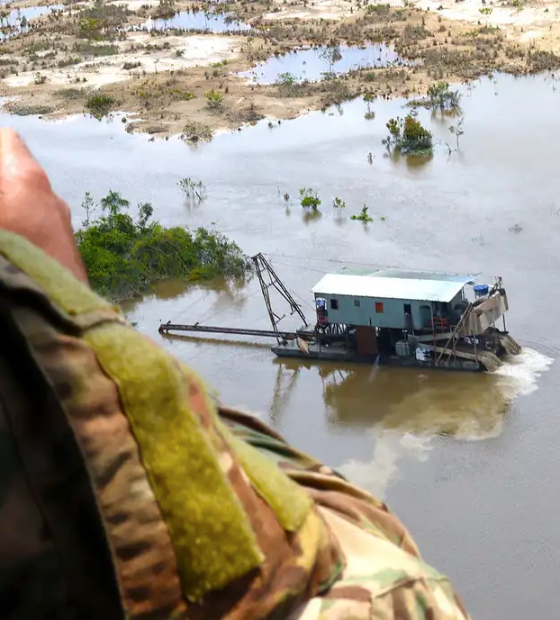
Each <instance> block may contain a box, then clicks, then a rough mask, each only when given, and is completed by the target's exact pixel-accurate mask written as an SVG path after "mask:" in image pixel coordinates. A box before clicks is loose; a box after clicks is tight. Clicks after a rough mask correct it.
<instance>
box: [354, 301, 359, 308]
mask: <svg viewBox="0 0 560 620" xmlns="http://www.w3.org/2000/svg"><path fill="white" fill-rule="evenodd" d="M354 306H355V307H356V308H359V307H360V300H359V299H354Z"/></svg>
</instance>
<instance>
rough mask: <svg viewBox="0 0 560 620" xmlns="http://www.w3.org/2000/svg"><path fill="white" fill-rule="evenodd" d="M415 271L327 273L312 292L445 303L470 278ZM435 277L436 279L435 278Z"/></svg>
mask: <svg viewBox="0 0 560 620" xmlns="http://www.w3.org/2000/svg"><path fill="white" fill-rule="evenodd" d="M403 275H404V274H403ZM418 275H419V277H418V278H411V277H410V274H407V276H408V277H397V276H396V275H395V276H393V275H390V276H376V275H371V276H369V275H367V276H366V275H361V276H360V275H346V274H335V273H330V274H327V275H326V276H324V277H323V278H322V279H321V280H320V281H319V282H318V283H317V284H316V285H315V286H314V287H313V289H312V292H313V293H314V294H315V295H331V296H332V295H348V296H349V297H375V298H377V299H403V300H407V299H409V300H413V301H441V302H444V303H447V302H449V301H451V300H452V299H453V298H454V297H455V295H457V293H458V292H459V291H460V290H461V289H462V288H463V287H464V286H465V284H467V283H469V282H471V280H472V276H448V275H445V274H441V275H439V276H438V275H437V274H430V276H429V278H422V277H421V274H418ZM437 277H439V278H440V279H436V278H437Z"/></svg>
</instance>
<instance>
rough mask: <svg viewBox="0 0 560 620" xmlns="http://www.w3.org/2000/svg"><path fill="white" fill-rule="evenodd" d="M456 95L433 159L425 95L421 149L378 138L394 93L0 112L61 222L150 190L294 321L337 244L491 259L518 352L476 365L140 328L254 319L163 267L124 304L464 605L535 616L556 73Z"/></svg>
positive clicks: (555, 496) (549, 417)
mask: <svg viewBox="0 0 560 620" xmlns="http://www.w3.org/2000/svg"><path fill="white" fill-rule="evenodd" d="M463 92H464V98H463V102H462V103H463V110H464V119H465V120H464V135H463V136H462V137H461V141H460V151H459V152H453V153H452V154H451V155H449V154H448V149H447V147H446V146H445V145H444V144H443V143H444V142H448V143H449V144H450V145H451V146H454V137H453V135H452V134H451V133H450V132H449V130H448V127H449V125H450V124H457V119H443V120H442V119H441V118H437V117H436V118H431V117H430V113H429V112H427V111H421V113H420V117H421V119H422V120H423V121H425V122H426V123H427V124H428V125H429V127H430V128H431V129H432V131H433V132H434V134H435V136H436V138H437V139H438V140H439V141H440V143H438V147H437V148H436V151H435V153H434V157H433V159H432V160H431V161H429V162H427V163H424V164H422V165H419V163H418V162H411V161H408V162H407V161H405V160H400V161H393V160H391V159H389V158H386V157H385V156H384V147H383V146H382V145H381V140H382V138H384V137H385V135H386V133H387V132H386V129H385V123H386V121H387V120H388V118H389V117H391V116H394V115H395V114H403V112H404V108H403V102H402V101H391V102H387V101H379V102H374V103H373V104H371V106H370V109H371V110H372V111H374V112H375V115H376V116H375V118H374V119H373V120H367V119H366V118H364V114H365V113H366V112H367V105H366V103H364V102H363V101H361V100H357V101H354V102H351V103H348V104H347V105H344V106H343V107H342V108H341V109H340V110H336V109H333V110H330V111H328V112H327V113H320V112H319V113H313V114H310V115H308V116H306V117H302V118H299V119H296V120H293V121H290V122H283V123H282V124H280V125H277V124H274V125H273V127H272V128H271V127H269V126H268V124H267V123H266V122H263V123H261V124H259V125H257V126H255V127H249V128H247V129H245V130H244V131H242V132H233V133H231V134H225V135H221V136H219V137H217V138H215V139H214V141H213V142H212V143H210V144H207V145H202V146H199V147H197V148H193V147H190V146H187V145H185V144H183V143H181V142H180V141H178V140H173V139H172V140H169V141H156V142H154V143H150V142H148V139H147V137H146V136H134V135H132V136H131V135H128V134H126V133H125V132H124V131H123V126H122V125H121V123H120V122H119V121H118V120H116V121H114V122H113V123H97V122H95V121H90V120H85V119H83V118H77V119H73V120H69V121H64V122H56V123H53V122H44V121H40V120H38V119H34V118H32V119H30V118H26V119H21V118H16V117H4V118H3V120H4V122H6V123H9V124H11V125H13V126H15V127H16V128H17V129H19V130H20V131H21V133H22V134H23V136H24V137H25V138H26V139H27V140H28V141H29V143H30V145H31V147H32V148H33V150H34V151H35V152H36V154H37V156H38V158H39V159H40V161H41V162H42V163H43V164H44V165H45V166H46V168H47V170H48V171H49V173H50V174H51V176H52V180H53V184H54V186H55V188H56V190H58V191H59V192H60V193H61V194H62V195H63V196H64V197H65V198H66V199H67V200H69V202H70V203H71V206H72V209H73V213H74V216H75V222H74V223H75V225H78V224H79V222H80V218H81V216H82V214H81V213H80V202H81V200H82V198H83V194H84V192H85V191H87V190H90V191H91V192H92V193H93V194H94V196H96V197H97V198H100V197H102V196H103V195H105V193H106V192H107V191H108V190H110V189H114V190H118V191H120V192H121V193H122V194H123V195H124V196H125V197H127V198H128V199H129V200H131V202H133V203H135V202H136V201H152V202H153V204H154V207H155V209H156V216H157V217H158V218H159V219H160V221H161V222H162V223H164V224H166V225H172V224H187V225H189V226H191V227H195V226H199V225H204V226H215V227H216V228H217V229H218V230H220V231H222V232H223V233H225V234H226V235H228V236H229V237H231V238H233V239H234V240H236V241H237V242H238V243H239V245H240V246H241V247H242V248H243V249H244V250H245V251H246V252H247V253H249V254H253V253H256V252H263V253H264V254H265V256H267V257H268V258H269V260H270V261H271V264H272V265H273V267H274V268H275V269H276V271H277V273H278V274H279V276H280V277H281V278H282V279H283V280H284V282H285V283H286V284H287V286H288V287H290V289H291V290H292V291H293V292H294V294H295V295H297V299H298V300H303V301H302V308H303V309H304V310H305V311H306V312H307V314H308V316H309V317H310V318H311V317H312V312H311V309H310V303H311V301H312V296H311V293H310V289H311V287H312V286H313V284H314V283H315V282H316V281H317V280H318V279H319V278H320V277H321V276H322V274H323V273H324V272H325V271H328V270H332V269H336V270H338V269H340V267H341V266H342V264H344V263H346V262H349V263H352V264H354V263H356V264H357V263H361V264H364V265H375V266H395V267H402V268H422V269H436V270H450V271H454V272H469V273H473V272H474V273H476V272H481V273H483V274H484V275H485V277H486V278H488V281H490V278H491V277H492V276H493V275H501V276H502V277H503V278H504V283H505V286H506V288H507V290H508V293H509V300H510V306H511V309H510V313H509V315H508V328H509V329H510V331H511V333H512V335H513V336H514V337H515V338H516V339H518V341H519V342H520V343H521V344H522V345H523V346H524V347H525V350H524V353H523V354H522V355H521V356H520V358H519V359H518V360H517V361H516V363H512V364H508V365H506V366H504V367H503V368H502V369H500V371H499V372H498V373H496V374H494V375H489V374H485V375H482V374H481V375H470V374H468V373H464V374H460V373H448V372H422V371H419V370H398V369H386V368H381V369H380V370H378V371H376V370H375V369H372V368H368V367H363V366H362V367H357V366H333V365H328V364H324V365H321V366H319V365H304V364H295V363H278V362H277V361H275V359H274V358H273V356H272V354H271V353H270V351H269V348H268V347H269V343H263V342H257V341H254V342H252V341H250V340H249V342H247V340H245V341H243V340H241V339H240V338H237V339H236V340H235V341H234V340H233V339H231V338H230V340H229V342H228V341H224V340H220V339H207V340H204V339H192V338H177V339H163V338H161V337H160V336H159V335H158V333H157V327H158V325H159V322H160V321H168V320H171V321H172V322H185V323H194V322H195V321H200V322H204V323H206V324H213V325H226V326H244V327H260V328H266V327H268V325H267V320H266V312H265V308H264V304H263V302H262V299H261V297H260V294H259V288H258V284H257V282H256V281H253V282H251V283H250V284H249V285H248V286H247V287H246V288H239V287H237V288H236V287H234V286H225V285H224V284H220V283H214V284H212V285H199V286H192V287H191V288H185V287H184V286H183V285H181V284H179V283H176V282H175V283H174V282H171V283H167V284H165V285H161V286H159V287H158V290H157V292H156V293H154V294H153V295H150V296H147V297H146V298H145V299H143V300H140V301H138V302H135V303H132V304H129V305H128V306H127V308H126V309H127V312H128V313H129V317H130V318H131V320H134V321H136V322H137V324H138V329H140V330H141V331H143V332H145V333H146V334H148V335H150V336H151V337H152V338H154V339H155V340H156V341H158V342H161V343H162V344H163V345H164V346H165V347H167V348H168V349H169V350H170V351H171V352H173V353H174V354H175V355H177V356H178V357H180V358H181V359H183V360H185V361H186V362H188V363H189V364H190V365H192V366H193V367H194V368H195V369H196V370H197V371H198V372H200V373H201V374H202V375H203V376H204V377H205V378H206V379H207V380H208V382H209V383H210V384H211V385H213V386H214V387H215V389H216V390H217V391H218V392H219V393H220V395H221V397H222V398H223V400H224V401H226V402H228V403H229V404H231V405H235V406H237V405H239V406H242V407H245V408H247V409H248V410H250V411H252V412H255V413H258V414H259V415H261V416H262V417H263V419H265V420H267V421H268V422H270V423H271V424H272V425H273V426H274V427H275V428H277V429H278V430H279V431H280V432H281V433H283V434H284V435H285V436H286V437H287V438H288V439H289V440H290V441H292V442H293V443H294V444H296V445H297V446H298V447H299V448H301V449H303V450H306V451H309V452H311V453H313V454H314V455H315V456H317V457H318V458H320V459H322V460H324V461H326V462H328V463H329V464H331V465H333V466H336V467H338V468H340V469H341V470H342V471H343V472H344V473H345V474H347V475H348V476H349V477H350V478H351V479H353V480H355V481H357V482H358V483H360V484H362V485H364V486H365V487H367V488H368V489H370V490H371V491H373V492H375V493H376V494H378V495H379V496H380V497H381V498H382V499H384V500H385V501H386V502H388V504H389V505H390V506H391V507H392V508H393V509H394V510H395V511H396V512H397V513H398V514H399V515H400V516H401V517H402V519H403V520H404V522H405V523H406V524H407V526H408V527H409V528H410V529H411V530H412V532H413V534H414V536H415V539H416V541H417V542H418V544H419V546H420V548H421V550H422V552H423V554H424V557H425V559H426V560H427V561H429V562H431V563H433V564H434V565H436V566H437V567H438V568H439V569H440V570H441V571H443V572H445V573H447V574H448V575H450V577H451V578H452V579H453V581H454V582H455V584H456V586H457V589H458V590H459V592H460V594H461V595H462V597H463V598H464V600H465V602H466V604H467V607H468V608H469V610H470V611H471V613H472V614H473V618H479V619H482V620H490V619H492V620H496V619H509V618H518V617H519V618H523V617H528V616H531V617H535V618H541V619H548V618H550V619H552V618H555V617H556V615H557V612H556V610H555V604H554V602H553V601H554V600H556V599H555V596H556V591H557V581H556V577H557V571H558V569H559V565H560V524H559V522H558V520H557V514H558V511H559V510H560V485H558V484H557V482H555V480H557V475H558V473H559V471H560V449H559V447H558V446H557V443H556V439H557V438H558V437H559V436H560V417H558V415H557V411H558V407H557V401H558V385H559V384H560V370H559V366H558V365H557V364H556V363H554V360H555V359H556V358H557V357H558V353H559V351H560V330H559V328H558V308H559V303H560V293H559V291H560V252H558V249H557V248H558V238H559V237H560V175H559V174H558V163H557V160H556V155H555V150H556V146H557V144H559V143H560V123H558V109H559V106H560V92H559V91H557V90H556V82H555V80H554V78H553V77H552V76H544V77H536V78H523V79H517V80H516V79H514V78H511V77H504V76H502V77H499V78H498V79H497V80H496V81H492V80H489V79H484V80H482V81H480V82H477V83H475V84H474V85H473V86H472V87H468V88H467V87H465V88H463ZM368 153H371V163H369V162H368ZM182 177H191V178H193V179H195V180H198V179H200V180H202V181H203V182H204V183H205V184H206V186H207V188H208V195H207V198H206V200H205V201H204V202H203V203H202V204H200V205H188V204H186V203H185V201H184V199H183V197H182V196H181V193H180V191H179V189H178V187H177V185H176V184H177V181H178V180H179V179H181V178H182ZM301 187H311V188H314V189H317V190H318V191H319V193H320V196H321V198H322V201H323V204H322V205H321V209H322V212H323V214H322V217H320V218H318V219H314V220H308V219H307V220H306V219H305V218H304V217H303V214H302V209H301V207H300V206H299V205H298V204H297V199H296V197H297V193H298V188H301ZM286 192H287V193H289V194H290V195H291V196H292V198H291V199H290V203H291V204H288V205H286V203H285V201H284V199H283V197H282V194H284V193H286ZM335 196H340V197H341V198H342V199H343V200H345V202H346V212H347V214H352V213H357V212H359V210H360V209H361V207H362V205H363V204H364V203H366V204H367V205H368V207H369V211H370V214H371V215H372V216H373V218H374V221H373V222H372V223H371V224H370V225H369V226H368V227H364V226H363V225H362V224H361V223H359V222H355V221H351V220H350V219H349V218H348V217H347V216H346V217H341V216H337V215H336V214H335V213H334V210H333V209H332V208H331V206H330V204H331V203H332V199H333V198H334V197H335ZM381 217H384V218H385V220H381ZM283 310H284V309H283V308H282V307H280V306H279V307H278V312H279V314H282V313H283ZM293 325H294V321H293V320H292V322H291V323H290V322H289V321H288V320H287V322H286V327H288V326H293Z"/></svg>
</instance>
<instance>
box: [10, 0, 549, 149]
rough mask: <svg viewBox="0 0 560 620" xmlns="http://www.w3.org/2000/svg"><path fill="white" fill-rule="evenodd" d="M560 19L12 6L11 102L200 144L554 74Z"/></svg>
mask: <svg viewBox="0 0 560 620" xmlns="http://www.w3.org/2000/svg"><path fill="white" fill-rule="evenodd" d="M557 12H558V11H557V9H556V7H555V5H554V4H552V3H549V2H541V3H539V4H538V5H532V4H528V3H527V4H524V3H522V1H521V0H512V2H511V3H510V4H507V3H495V4H492V3H486V4H485V5H479V4H478V3H477V2H474V1H473V0H465V1H463V2H458V3H456V2H455V1H454V0H442V2H439V1H435V2H433V1H432V0H419V1H418V2H417V3H416V4H413V3H410V2H405V5H400V2H399V0H394V1H392V3H391V4H365V3H361V2H348V1H346V0H340V1H338V2H334V1H333V0H319V1H317V2H311V3H309V2H299V1H297V0H295V1H293V2H289V3H287V4H284V3H283V2H277V1H276V0H274V1H270V0H269V1H267V2H248V1H244V0H241V1H239V2H236V3H232V4H225V3H219V2H214V3H211V4H210V3H185V2H174V0H158V1H156V0H145V1H144V0H142V1H140V0H129V1H125V0H117V1H116V2H103V1H97V2H94V3H87V2H77V3H66V4H63V5H53V6H49V5H48V4H47V3H42V4H41V5H40V6H39V5H35V4H33V2H32V1H31V0H25V1H23V2H14V3H11V4H9V5H6V8H5V13H6V16H5V19H4V21H3V24H4V26H3V27H2V28H1V29H0V31H1V35H2V39H1V42H0V96H4V97H8V98H9V101H7V103H6V104H5V107H6V109H7V110H8V111H10V112H12V113H14V114H20V115H32V114H39V115H41V116H43V117H46V118H60V117H64V116H66V115H69V114H75V113H80V112H85V113H90V114H93V115H94V116H96V117H103V116H106V115H107V114H110V113H111V112H113V111H117V110H119V111H125V112H126V113H127V117H126V119H125V122H126V124H127V130H128V131H129V132H137V131H141V132H147V133H150V134H157V135H160V136H169V135H173V134H181V135H183V136H184V137H185V139H187V140H190V141H195V142H196V141H198V140H206V139H209V138H210V137H211V136H212V135H213V133H214V132H215V131H217V130H219V129H226V128H229V129H235V128H239V127H241V126H243V125H245V124H247V123H254V122H256V121H258V120H260V119H262V118H265V117H266V118H269V119H286V118H293V117H295V116H298V115H299V114H302V113H305V112H307V111H311V110H316V109H325V108H327V107H328V106H330V105H332V104H337V103H341V102H343V101H346V100H348V99H351V98H354V97H356V96H360V95H366V94H367V95H368V99H369V100H370V101H374V100H375V98H388V97H393V96H404V97H409V98H410V97H412V98H414V97H417V96H418V95H422V94H424V93H425V92H426V89H427V88H428V86H429V85H430V84H431V83H433V82H435V81H441V80H445V81H449V82H460V81H468V80H471V79H475V78H477V77H480V76H481V75H486V74H490V73H492V72H494V71H502V72H506V73H514V74H520V75H521V74H527V73H537V72H540V71H543V70H551V69H552V70H554V69H556V68H557V67H558V66H560V57H559V56H557V55H556V51H557V50H560V26H557V22H556V19H557V17H558V15H557ZM372 49H377V50H378V51H379V50H380V51H379V53H378V54H376V53H375V52H374V51H372V52H371V53H369V51H370V50H372ZM283 65H285V68H286V70H285V71H280V70H277V68H278V67H280V68H282V66H283ZM271 75H272V76H273V77H272V78H270V76H271ZM259 76H269V79H268V80H266V79H260V78H259Z"/></svg>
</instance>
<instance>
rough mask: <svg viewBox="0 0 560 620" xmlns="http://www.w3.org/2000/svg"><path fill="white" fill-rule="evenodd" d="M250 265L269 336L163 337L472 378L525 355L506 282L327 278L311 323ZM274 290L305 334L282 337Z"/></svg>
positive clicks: (196, 328)
mask: <svg viewBox="0 0 560 620" xmlns="http://www.w3.org/2000/svg"><path fill="white" fill-rule="evenodd" d="M253 262H254V264H255V269H256V273H257V276H258V279H259V282H260V285H261V289H262V293H263V297H264V301H265V305H266V308H267V311H268V314H269V317H270V321H271V327H272V329H270V330H258V329H237V328H230V327H212V326H203V325H199V324H195V325H179V324H172V323H170V322H168V323H163V324H161V325H160V327H159V332H160V333H161V334H170V333H173V332H203V333H223V334H241V335H247V336H262V337H271V338H276V341H277V344H276V345H274V346H273V347H272V348H271V350H272V352H273V353H275V354H276V355H277V356H279V357H289V358H301V359H307V360H309V359H311V360H329V361H337V362H354V363H356V362H363V363H367V364H373V363H379V364H386V365H391V366H418V367H423V368H438V369H450V370H466V371H471V372H472V371H481V370H482V371H492V370H496V369H497V368H498V367H499V366H500V364H501V363H502V362H501V360H502V358H504V357H505V356H508V355H517V354H519V353H520V352H521V347H520V346H519V345H518V344H517V342H516V341H515V340H514V339H513V338H512V337H511V336H510V335H509V333H508V332H507V330H506V321H505V315H506V312H507V311H508V309H509V306H508V299H507V294H506V291H505V288H504V286H503V282H502V279H501V278H496V279H495V282H494V283H493V284H492V285H488V284H484V283H477V282H476V278H475V277H473V276H470V275H465V276H461V275H456V274H445V273H436V272H429V273H426V272H416V271H401V270H381V271H369V272H354V273H352V272H350V270H348V269H344V270H343V271H342V272H341V273H329V274H326V275H325V276H324V277H323V278H322V279H321V280H320V281H319V282H318V283H317V284H316V285H315V286H314V287H313V289H312V292H313V295H314V298H315V311H316V316H315V317H314V321H312V322H309V321H308V320H307V318H306V317H305V315H304V313H303V312H302V310H301V307H300V306H299V305H298V304H297V303H296V302H295V300H294V298H293V297H292V295H291V294H290V292H289V291H288V289H287V288H286V286H285V285H284V284H283V283H282V282H281V280H280V279H279V278H278V276H277V275H276V273H275V272H274V270H273V268H272V267H271V265H270V264H269V263H268V261H267V260H266V259H265V258H264V257H263V256H262V254H257V255H256V256H254V257H253ZM271 289H275V290H276V291H277V292H278V293H279V294H280V295H281V296H282V297H283V298H284V300H285V301H286V302H287V303H288V305H289V307H290V311H291V314H294V313H297V314H298V315H299V316H300V318H301V320H302V322H303V325H302V327H301V328H299V329H296V330H295V331H281V330H279V328H278V324H279V322H280V320H281V319H282V318H284V317H280V316H279V315H277V314H276V313H275V312H274V310H273V308H272V304H271V297H270V290H271ZM498 325H500V326H501V328H500V327H498Z"/></svg>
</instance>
